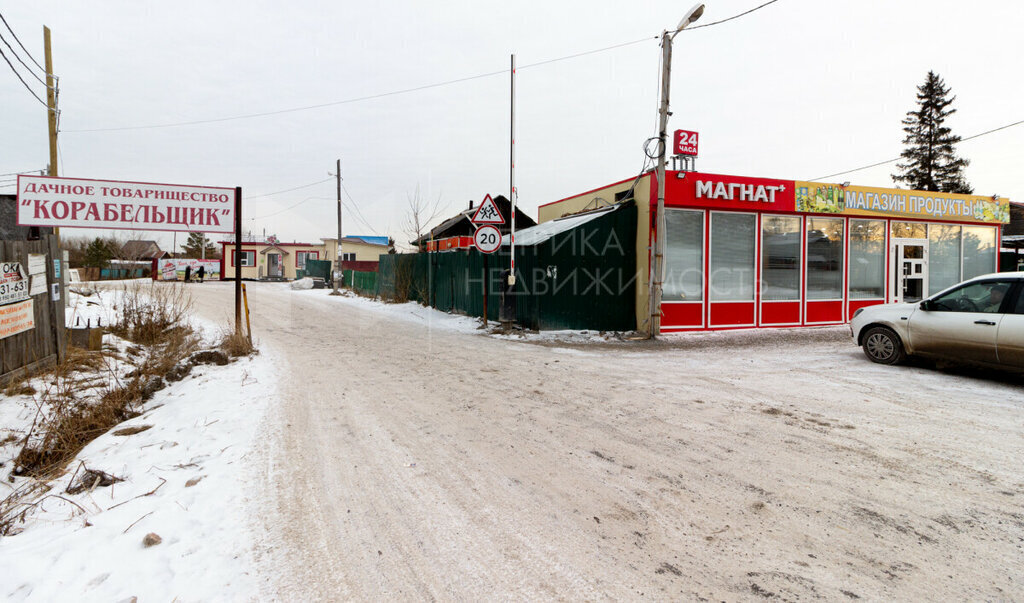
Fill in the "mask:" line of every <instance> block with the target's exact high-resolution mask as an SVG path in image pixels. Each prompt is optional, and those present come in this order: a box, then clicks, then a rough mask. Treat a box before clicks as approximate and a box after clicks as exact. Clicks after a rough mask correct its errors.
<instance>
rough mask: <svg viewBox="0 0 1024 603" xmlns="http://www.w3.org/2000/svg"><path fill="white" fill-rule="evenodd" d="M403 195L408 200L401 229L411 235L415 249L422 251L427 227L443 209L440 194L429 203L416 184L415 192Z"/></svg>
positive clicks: (424, 245)
mask: <svg viewBox="0 0 1024 603" xmlns="http://www.w3.org/2000/svg"><path fill="white" fill-rule="evenodd" d="M405 197H406V199H407V200H408V201H409V209H408V211H409V213H408V214H406V216H405V222H404V223H403V229H404V230H405V233H406V234H408V235H409V236H410V237H412V243H413V244H414V245H416V247H417V249H416V251H418V252H422V251H424V249H425V247H426V241H424V235H425V234H427V232H428V231H427V227H428V226H429V225H430V223H431V222H433V221H434V220H437V218H438V217H440V216H441V212H442V211H443V210H444V208H443V207H441V195H438V196H437V199H436V200H435V201H434V202H433V203H431V202H430V201H427V200H426V199H424V198H423V197H422V195H420V185H418V184H417V185H416V192H415V193H413V194H411V195H410V194H409V193H406V195H405Z"/></svg>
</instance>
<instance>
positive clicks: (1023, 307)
mask: <svg viewBox="0 0 1024 603" xmlns="http://www.w3.org/2000/svg"><path fill="white" fill-rule="evenodd" d="M1010 313H1011V314H1024V289H1022V288H1020V287H1018V288H1017V301H1016V302H1015V303H1013V305H1012V306H1011V307H1010Z"/></svg>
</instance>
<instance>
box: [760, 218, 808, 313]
mask: <svg viewBox="0 0 1024 603" xmlns="http://www.w3.org/2000/svg"><path fill="white" fill-rule="evenodd" d="M800 232H801V229H800V218H798V217H795V216H764V217H763V218H762V219H761V299H762V300H765V301H784V300H798V299H800Z"/></svg>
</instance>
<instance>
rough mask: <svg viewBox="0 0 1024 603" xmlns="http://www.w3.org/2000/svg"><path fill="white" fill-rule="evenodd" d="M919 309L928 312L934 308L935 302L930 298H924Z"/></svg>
mask: <svg viewBox="0 0 1024 603" xmlns="http://www.w3.org/2000/svg"><path fill="white" fill-rule="evenodd" d="M921 309H922V310H924V311H925V312H930V311H932V310H934V309H935V304H934V303H933V302H932V301H931V300H928V299H926V300H924V301H923V302H921Z"/></svg>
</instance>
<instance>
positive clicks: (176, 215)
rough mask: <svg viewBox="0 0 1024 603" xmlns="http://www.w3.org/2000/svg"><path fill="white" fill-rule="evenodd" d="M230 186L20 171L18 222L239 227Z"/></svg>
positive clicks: (201, 228)
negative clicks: (38, 174) (39, 174)
mask: <svg viewBox="0 0 1024 603" xmlns="http://www.w3.org/2000/svg"><path fill="white" fill-rule="evenodd" d="M234 201H235V191H234V189H231V188H217V187H209V186H190V185H181V184H155V183H146V182H121V181H113V180H88V179H85V178H57V177H51V176H24V175H22V176H18V224H19V225H21V226H55V227H61V226H66V227H74V228H110V229H125V230H162V231H200V232H221V233H231V232H234V227H235V224H234V223H235V203H234Z"/></svg>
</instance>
